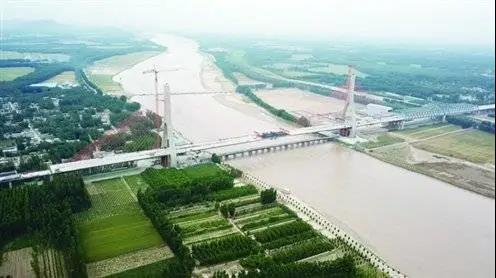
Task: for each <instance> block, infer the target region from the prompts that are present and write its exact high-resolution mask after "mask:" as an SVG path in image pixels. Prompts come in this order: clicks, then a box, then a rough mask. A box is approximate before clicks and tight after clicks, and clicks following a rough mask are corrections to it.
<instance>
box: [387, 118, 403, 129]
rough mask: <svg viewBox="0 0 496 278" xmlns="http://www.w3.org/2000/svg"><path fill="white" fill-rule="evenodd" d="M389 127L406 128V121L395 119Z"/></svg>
mask: <svg viewBox="0 0 496 278" xmlns="http://www.w3.org/2000/svg"><path fill="white" fill-rule="evenodd" d="M386 127H387V129H389V130H401V129H404V128H405V121H403V120H401V121H393V122H389V123H388V124H387V126H386Z"/></svg>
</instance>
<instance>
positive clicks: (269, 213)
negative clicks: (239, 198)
mask: <svg viewBox="0 0 496 278" xmlns="http://www.w3.org/2000/svg"><path fill="white" fill-rule="evenodd" d="M280 215H288V214H287V213H286V212H284V211H283V210H282V209H280V208H276V209H268V210H262V211H260V212H258V213H256V214H254V215H252V216H249V217H243V218H240V219H237V220H236V224H237V225H240V226H243V225H245V224H248V223H252V222H257V221H259V220H262V219H266V218H269V217H274V216H280Z"/></svg>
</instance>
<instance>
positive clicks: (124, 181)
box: [121, 177, 138, 202]
mask: <svg viewBox="0 0 496 278" xmlns="http://www.w3.org/2000/svg"><path fill="white" fill-rule="evenodd" d="M121 180H122V182H123V183H124V184H125V185H126V188H127V190H129V193H130V194H131V196H133V199H134V200H135V201H136V202H138V198H137V197H136V195H135V194H134V192H133V190H132V189H131V187H130V186H129V184H128V183H127V181H126V179H125V178H124V177H121Z"/></svg>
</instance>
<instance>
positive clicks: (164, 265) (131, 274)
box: [107, 258, 190, 278]
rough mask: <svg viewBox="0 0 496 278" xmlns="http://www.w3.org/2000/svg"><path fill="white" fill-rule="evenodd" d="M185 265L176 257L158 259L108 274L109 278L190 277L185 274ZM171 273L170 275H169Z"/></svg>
mask: <svg viewBox="0 0 496 278" xmlns="http://www.w3.org/2000/svg"><path fill="white" fill-rule="evenodd" d="M182 271H184V269H183V267H181V266H180V265H178V260H177V259H175V258H172V259H167V260H162V261H158V262H155V263H152V264H148V265H144V266H141V267H138V268H134V269H130V270H127V271H124V272H120V273H117V274H113V275H110V276H107V277H109V278H141V277H147V278H160V277H177V278H179V277H185V278H186V277H190V276H188V275H184V276H181V275H183V274H184V273H182ZM168 274H170V275H168Z"/></svg>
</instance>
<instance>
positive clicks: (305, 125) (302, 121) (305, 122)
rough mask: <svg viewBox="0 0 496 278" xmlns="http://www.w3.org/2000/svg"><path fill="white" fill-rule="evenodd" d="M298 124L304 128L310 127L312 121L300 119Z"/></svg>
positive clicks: (304, 118)
mask: <svg viewBox="0 0 496 278" xmlns="http://www.w3.org/2000/svg"><path fill="white" fill-rule="evenodd" d="M297 123H298V124H299V125H301V126H304V127H308V126H310V120H309V119H308V118H307V117H305V116H301V117H299V118H298V120H297Z"/></svg>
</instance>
